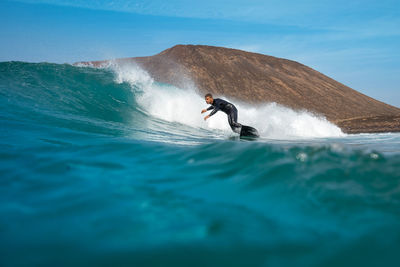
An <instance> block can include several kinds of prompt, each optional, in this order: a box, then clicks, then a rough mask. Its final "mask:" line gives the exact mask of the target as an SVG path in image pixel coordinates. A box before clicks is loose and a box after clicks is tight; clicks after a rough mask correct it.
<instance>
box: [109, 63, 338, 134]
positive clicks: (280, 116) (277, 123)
mask: <svg viewBox="0 0 400 267" xmlns="http://www.w3.org/2000/svg"><path fill="white" fill-rule="evenodd" d="M109 67H111V69H112V70H113V71H114V72H115V76H116V82H118V83H122V82H127V83H129V84H130V86H131V88H132V89H133V90H134V93H135V96H136V99H137V102H138V104H139V105H140V106H141V108H142V109H143V110H145V111H147V112H148V113H149V114H150V115H151V116H155V117H157V118H160V119H162V120H165V121H168V122H179V123H182V124H185V125H189V126H191V127H196V128H211V129H218V130H220V131H223V132H225V134H227V135H233V133H232V132H231V129H230V127H229V124H228V123H227V119H226V115H225V114H223V113H222V112H219V113H217V114H215V115H214V116H213V118H212V119H209V120H207V121H206V122H204V121H203V117H204V116H205V115H206V114H204V115H200V111H201V110H202V109H204V108H206V107H207V104H206V103H205V101H204V96H202V95H200V94H199V93H198V90H196V88H195V87H193V85H192V84H190V85H189V86H188V87H186V88H177V87H175V86H172V85H167V84H161V83H157V82H155V81H154V79H153V78H152V77H151V76H150V75H149V74H148V73H147V72H146V71H144V70H143V69H141V68H140V67H139V66H137V65H136V64H116V63H115V64H112V65H110V66H109ZM214 97H220V98H224V99H227V100H228V101H230V102H232V103H234V104H235V105H236V107H237V108H238V110H239V116H238V121H239V122H240V123H242V124H244V125H251V126H253V127H255V128H257V129H258V130H259V132H260V134H261V136H262V137H265V138H272V139H295V138H323V137H340V136H344V134H343V133H342V131H341V130H340V128H339V127H337V126H335V125H334V124H332V123H330V122H329V121H327V120H326V119H325V118H324V117H322V116H317V115H314V114H311V113H309V112H307V111H294V110H292V109H290V108H287V107H284V106H281V105H279V104H276V103H265V104H257V105H250V104H247V103H243V102H241V101H240V100H235V99H230V98H228V97H224V96H218V95H215V96H214Z"/></svg>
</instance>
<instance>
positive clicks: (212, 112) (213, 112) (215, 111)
mask: <svg viewBox="0 0 400 267" xmlns="http://www.w3.org/2000/svg"><path fill="white" fill-rule="evenodd" d="M218 110H219V108H217V107H215V108H214V110H213V111H211V113H210V115H209V116H210V117H211V116H212V115H214V114H215V113H217V111H218Z"/></svg>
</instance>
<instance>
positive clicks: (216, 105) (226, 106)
mask: <svg viewBox="0 0 400 267" xmlns="http://www.w3.org/2000/svg"><path fill="white" fill-rule="evenodd" d="M212 109H213V111H212V112H211V113H210V116H212V115H214V114H215V113H217V111H219V110H221V111H223V112H225V113H226V114H227V115H228V122H229V125H230V126H231V128H232V131H234V132H235V133H239V134H240V129H241V128H242V125H241V124H240V123H238V122H237V114H238V111H237V109H236V107H235V106H234V105H233V104H231V103H229V102H228V101H225V100H222V99H219V98H215V99H214V101H213V102H212V104H211V106H210V107H209V108H207V110H212Z"/></svg>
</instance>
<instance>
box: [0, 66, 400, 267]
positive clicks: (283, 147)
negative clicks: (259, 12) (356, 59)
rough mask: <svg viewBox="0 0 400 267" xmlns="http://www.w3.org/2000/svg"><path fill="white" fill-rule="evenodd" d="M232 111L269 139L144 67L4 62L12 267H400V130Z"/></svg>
mask: <svg viewBox="0 0 400 267" xmlns="http://www.w3.org/2000/svg"><path fill="white" fill-rule="evenodd" d="M217 97H218V96H217ZM221 97H222V98H225V97H224V96H221ZM225 99H226V98H225ZM228 100H229V101H231V102H233V103H234V104H235V105H236V106H237V107H238V110H239V122H240V123H243V124H246V125H250V126H253V127H255V128H257V129H258V130H259V132H260V135H261V137H260V138H259V139H257V140H246V139H240V138H239V137H238V136H237V135H236V134H234V133H232V131H231V130H230V128H229V125H228V122H227V118H226V115H225V114H224V113H222V112H219V113H217V114H216V115H214V116H213V117H211V118H210V119H209V120H207V121H204V120H203V117H204V116H205V114H200V111H201V110H202V109H203V108H206V107H207V105H206V103H205V101H204V98H203V95H202V94H200V93H199V92H198V91H197V89H196V87H195V86H194V85H193V84H192V83H191V82H189V81H187V84H186V86H183V88H176V87H174V86H172V85H168V84H162V83H158V82H156V81H155V80H154V79H153V78H152V77H151V76H150V75H149V74H148V73H146V72H145V71H144V70H142V69H140V68H139V67H137V66H135V65H129V64H126V65H116V64H112V63H110V64H109V65H107V66H104V67H102V68H94V67H85V66H72V65H69V64H50V63H25V62H2V63H0V125H1V126H0V136H1V139H0V177H1V178H0V248H1V249H0V251H1V252H0V253H1V254H0V255H1V256H0V265H1V266H20V265H24V266H87V265H93V266H103V265H105V266H111V265H112V266H114V265H116V266H399V264H400V256H399V252H400V134H399V133H386V134H356V135H346V134H344V133H343V132H342V131H341V130H340V129H339V128H338V127H336V126H335V125H333V124H331V123H330V122H328V121H327V120H326V119H325V118H323V117H322V116H318V115H316V114H312V113H310V112H308V111H305V110H304V111H294V110H291V109H289V108H286V107H283V106H280V105H277V104H275V103H264V104H259V105H257V106H254V105H250V104H246V103H243V102H240V100H237V99H236V100H235V99H229V98H228Z"/></svg>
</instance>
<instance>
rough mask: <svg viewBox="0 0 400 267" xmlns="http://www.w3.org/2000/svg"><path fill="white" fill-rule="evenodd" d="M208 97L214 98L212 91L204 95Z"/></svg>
mask: <svg viewBox="0 0 400 267" xmlns="http://www.w3.org/2000/svg"><path fill="white" fill-rule="evenodd" d="M207 97H211V98H213V97H212V94H210V93H208V94H206V95H205V96H204V98H207Z"/></svg>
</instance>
